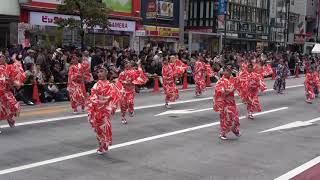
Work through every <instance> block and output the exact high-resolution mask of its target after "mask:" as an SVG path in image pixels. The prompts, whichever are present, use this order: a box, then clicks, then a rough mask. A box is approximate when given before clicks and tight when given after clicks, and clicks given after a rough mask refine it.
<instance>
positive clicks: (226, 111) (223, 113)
mask: <svg viewBox="0 0 320 180" xmlns="http://www.w3.org/2000/svg"><path fill="white" fill-rule="evenodd" d="M235 83H236V79H235V78H233V77H230V79H227V78H225V77H224V76H223V77H222V78H220V79H219V81H218V82H217V84H216V86H215V91H214V92H215V93H214V103H213V104H214V106H213V109H214V111H216V112H219V113H220V133H221V135H222V136H224V135H226V134H227V133H228V132H230V131H231V130H232V131H233V132H235V133H239V131H240V121H239V115H238V110H237V105H236V101H235V99H234V92H230V93H227V92H226V90H227V89H230V88H235Z"/></svg>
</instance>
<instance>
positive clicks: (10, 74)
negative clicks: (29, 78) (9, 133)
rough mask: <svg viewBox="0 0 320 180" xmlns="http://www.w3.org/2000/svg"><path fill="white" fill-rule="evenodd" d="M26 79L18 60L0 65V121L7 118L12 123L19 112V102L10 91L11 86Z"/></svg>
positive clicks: (19, 83) (19, 84)
mask: <svg viewBox="0 0 320 180" xmlns="http://www.w3.org/2000/svg"><path fill="white" fill-rule="evenodd" d="M25 79H26V76H25V73H24V71H23V68H22V65H21V63H20V62H15V63H14V64H10V65H0V121H1V120H7V121H8V123H9V124H11V125H14V123H15V121H14V119H13V117H14V116H18V115H19V112H20V109H21V108H20V104H19V102H17V100H16V98H15V97H14V95H13V93H12V90H11V88H12V86H13V85H16V86H17V88H20V86H21V85H22V84H23V83H24V81H25Z"/></svg>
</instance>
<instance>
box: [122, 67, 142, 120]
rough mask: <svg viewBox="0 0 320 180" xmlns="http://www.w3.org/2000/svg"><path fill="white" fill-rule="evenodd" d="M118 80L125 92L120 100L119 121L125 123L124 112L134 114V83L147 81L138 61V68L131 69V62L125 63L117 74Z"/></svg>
mask: <svg viewBox="0 0 320 180" xmlns="http://www.w3.org/2000/svg"><path fill="white" fill-rule="evenodd" d="M118 80H119V82H120V83H122V85H123V87H124V90H125V93H124V95H123V96H122V98H121V100H120V107H121V117H122V119H121V122H122V124H127V119H126V112H127V111H128V112H129V116H130V117H133V116H134V96H135V89H136V85H143V84H145V83H146V82H147V81H148V78H147V77H146V76H145V74H144V72H143V70H142V68H141V64H140V61H139V62H138V70H135V69H133V67H132V65H131V62H126V63H125V69H124V71H123V72H122V73H120V75H119V79H118Z"/></svg>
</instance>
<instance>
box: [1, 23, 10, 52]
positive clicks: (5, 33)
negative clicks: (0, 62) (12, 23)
mask: <svg viewBox="0 0 320 180" xmlns="http://www.w3.org/2000/svg"><path fill="white" fill-rule="evenodd" d="M9 44H10V29H9V24H0V47H1V48H4V47H7V46H8V45H9Z"/></svg>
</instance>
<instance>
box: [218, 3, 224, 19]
mask: <svg viewBox="0 0 320 180" xmlns="http://www.w3.org/2000/svg"><path fill="white" fill-rule="evenodd" d="M225 11H226V1H225V0H219V5H218V15H224V13H225Z"/></svg>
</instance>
